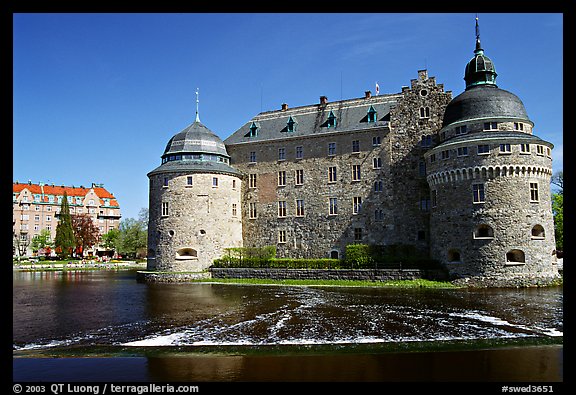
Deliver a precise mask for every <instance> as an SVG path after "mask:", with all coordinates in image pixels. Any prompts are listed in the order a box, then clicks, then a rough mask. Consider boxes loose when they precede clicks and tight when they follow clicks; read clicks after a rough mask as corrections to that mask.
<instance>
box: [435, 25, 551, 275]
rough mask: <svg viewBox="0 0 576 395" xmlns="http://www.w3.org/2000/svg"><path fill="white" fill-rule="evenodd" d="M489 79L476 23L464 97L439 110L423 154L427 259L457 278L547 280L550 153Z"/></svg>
mask: <svg viewBox="0 0 576 395" xmlns="http://www.w3.org/2000/svg"><path fill="white" fill-rule="evenodd" d="M496 76H497V74H496V69H495V67H494V63H493V62H492V60H491V59H490V58H488V56H486V55H485V54H484V50H483V49H482V47H481V45H480V35H479V32H478V20H476V48H475V51H474V57H473V58H472V59H471V60H470V61H469V62H468V64H467V65H466V69H465V76H464V80H465V81H466V90H465V91H464V92H463V93H461V94H460V95H458V96H457V97H455V98H454V99H453V100H452V101H451V102H450V103H449V104H448V106H447V107H446V111H445V113H444V119H443V125H442V128H441V129H440V131H439V137H440V143H439V144H438V145H437V146H436V147H434V148H433V149H431V150H430V151H428V152H427V153H426V154H425V159H426V162H427V181H428V184H429V186H430V190H431V206H432V210H431V218H430V240H431V257H432V258H435V259H438V260H439V261H440V262H441V263H442V264H444V265H445V266H446V267H447V269H448V270H449V272H450V273H451V275H452V276H454V277H457V278H458V277H462V278H466V277H476V278H478V277H480V278H481V277H487V278H490V279H492V280H494V279H501V280H502V281H507V280H511V279H518V278H521V279H539V280H538V281H541V280H540V279H544V280H548V279H552V278H555V277H557V276H558V270H557V267H556V255H555V239H554V223H553V216H552V208H551V192H550V178H551V176H552V158H551V150H552V148H553V146H552V144H551V143H549V142H547V141H544V140H542V139H540V138H538V137H536V136H535V135H533V134H532V131H533V127H534V124H533V122H532V121H531V120H530V119H529V117H528V115H527V113H526V109H525V108H524V104H523V103H522V101H521V100H520V99H519V98H518V97H517V96H516V95H514V94H512V93H510V92H508V91H506V90H503V89H500V88H498V86H497V85H496ZM531 281H532V280H531Z"/></svg>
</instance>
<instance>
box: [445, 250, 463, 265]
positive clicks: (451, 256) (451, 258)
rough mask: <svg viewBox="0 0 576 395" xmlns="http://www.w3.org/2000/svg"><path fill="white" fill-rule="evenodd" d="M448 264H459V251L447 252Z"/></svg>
mask: <svg viewBox="0 0 576 395" xmlns="http://www.w3.org/2000/svg"><path fill="white" fill-rule="evenodd" d="M448 262H461V258H460V250H458V249H454V248H453V249H451V250H448Z"/></svg>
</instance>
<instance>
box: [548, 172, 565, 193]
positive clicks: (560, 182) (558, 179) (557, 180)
mask: <svg viewBox="0 0 576 395" xmlns="http://www.w3.org/2000/svg"><path fill="white" fill-rule="evenodd" d="M550 182H551V183H552V184H554V185H556V186H557V187H559V188H560V191H564V172H563V171H562V170H560V171H557V172H556V173H555V174H554V175H553V176H552V179H551V180H550Z"/></svg>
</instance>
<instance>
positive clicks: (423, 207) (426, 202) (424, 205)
mask: <svg viewBox="0 0 576 395" xmlns="http://www.w3.org/2000/svg"><path fill="white" fill-rule="evenodd" d="M429 210H430V198H429V197H424V198H421V199H420V211H429Z"/></svg>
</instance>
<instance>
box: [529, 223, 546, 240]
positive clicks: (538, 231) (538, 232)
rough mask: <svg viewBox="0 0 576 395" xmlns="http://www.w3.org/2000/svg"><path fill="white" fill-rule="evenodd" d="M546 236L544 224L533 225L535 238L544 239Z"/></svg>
mask: <svg viewBox="0 0 576 395" xmlns="http://www.w3.org/2000/svg"><path fill="white" fill-rule="evenodd" d="M544 237H545V234H544V228H543V227H542V225H534V226H533V227H532V238H533V239H543V238H544Z"/></svg>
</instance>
